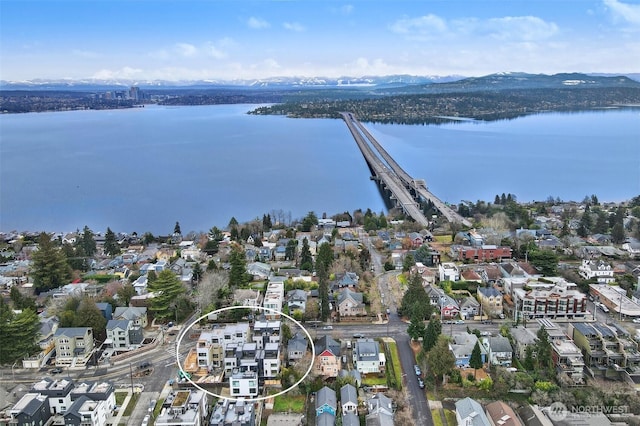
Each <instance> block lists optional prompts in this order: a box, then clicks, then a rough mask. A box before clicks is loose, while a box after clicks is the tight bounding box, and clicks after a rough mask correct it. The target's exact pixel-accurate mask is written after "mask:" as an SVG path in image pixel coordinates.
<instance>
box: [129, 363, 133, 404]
mask: <svg viewBox="0 0 640 426" xmlns="http://www.w3.org/2000/svg"><path fill="white" fill-rule="evenodd" d="M129 377H130V378H131V396H133V367H132V366H131V363H129Z"/></svg>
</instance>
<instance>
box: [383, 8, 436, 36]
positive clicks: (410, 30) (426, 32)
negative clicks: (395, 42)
mask: <svg viewBox="0 0 640 426" xmlns="http://www.w3.org/2000/svg"><path fill="white" fill-rule="evenodd" d="M389 28H390V29H391V31H393V32H396V33H398V34H406V35H408V36H412V37H419V38H425V37H433V36H437V35H439V34H442V33H444V32H445V31H446V30H447V23H446V21H445V20H444V19H442V18H440V17H439V16H437V15H433V14H429V15H424V16H419V17H417V18H403V19H399V20H397V21H396V22H394V23H393V24H391V25H390V26H389Z"/></svg>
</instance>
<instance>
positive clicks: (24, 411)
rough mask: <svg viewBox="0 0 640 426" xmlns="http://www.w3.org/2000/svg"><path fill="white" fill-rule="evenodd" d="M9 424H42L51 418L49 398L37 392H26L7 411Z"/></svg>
mask: <svg viewBox="0 0 640 426" xmlns="http://www.w3.org/2000/svg"><path fill="white" fill-rule="evenodd" d="M7 412H8V414H9V415H10V416H11V420H10V423H9V424H11V425H14V424H15V425H44V424H47V422H48V421H49V419H50V418H51V412H50V409H49V398H47V397H46V396H45V395H41V394H39V393H27V394H25V395H24V396H23V397H22V398H20V400H19V401H18V402H17V403H16V404H15V405H14V406H13V407H12V408H11V409H9V410H8V411H7Z"/></svg>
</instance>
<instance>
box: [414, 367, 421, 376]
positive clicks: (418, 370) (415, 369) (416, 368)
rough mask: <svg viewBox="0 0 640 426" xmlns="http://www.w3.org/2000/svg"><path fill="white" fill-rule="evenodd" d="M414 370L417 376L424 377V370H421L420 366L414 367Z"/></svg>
mask: <svg viewBox="0 0 640 426" xmlns="http://www.w3.org/2000/svg"><path fill="white" fill-rule="evenodd" d="M413 370H414V371H415V372H416V376H421V375H422V370H420V367H419V366H418V365H414V366H413Z"/></svg>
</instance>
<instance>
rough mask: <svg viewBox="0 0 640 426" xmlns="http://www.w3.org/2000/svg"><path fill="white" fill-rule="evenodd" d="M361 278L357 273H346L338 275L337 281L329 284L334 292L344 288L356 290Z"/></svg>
mask: <svg viewBox="0 0 640 426" xmlns="http://www.w3.org/2000/svg"><path fill="white" fill-rule="evenodd" d="M359 280H360V277H358V275H357V274H356V273H355V272H345V273H344V274H336V279H335V280H333V281H331V282H330V283H329V287H330V288H331V289H332V290H334V291H335V290H340V289H343V288H347V287H349V288H352V289H354V288H356V287H357V286H358V281H359Z"/></svg>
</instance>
